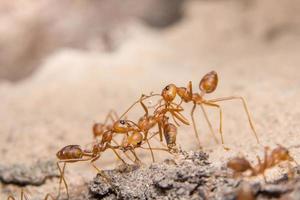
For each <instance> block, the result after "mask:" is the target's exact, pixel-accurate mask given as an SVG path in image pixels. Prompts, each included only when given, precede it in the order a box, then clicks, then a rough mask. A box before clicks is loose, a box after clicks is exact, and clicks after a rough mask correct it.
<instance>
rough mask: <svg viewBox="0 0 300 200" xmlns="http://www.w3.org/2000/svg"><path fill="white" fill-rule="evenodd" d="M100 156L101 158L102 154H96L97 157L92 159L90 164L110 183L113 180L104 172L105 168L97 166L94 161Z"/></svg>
mask: <svg viewBox="0 0 300 200" xmlns="http://www.w3.org/2000/svg"><path fill="white" fill-rule="evenodd" d="M99 158H100V154H98V155H97V156H95V157H94V158H93V159H92V160H91V162H90V164H91V165H92V167H94V169H96V170H97V172H98V174H100V176H102V177H103V178H104V179H105V180H106V181H107V183H110V182H111V180H110V178H109V177H108V176H107V175H106V174H105V173H104V172H103V170H101V169H100V168H99V167H97V166H96V165H95V163H94V162H95V161H96V160H98V159H99Z"/></svg>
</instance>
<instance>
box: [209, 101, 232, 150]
mask: <svg viewBox="0 0 300 200" xmlns="http://www.w3.org/2000/svg"><path fill="white" fill-rule="evenodd" d="M203 104H205V105H207V106H212V107H216V108H218V109H219V113H220V126H219V132H220V136H221V142H222V146H223V148H224V149H225V150H230V148H228V147H226V146H224V137H223V117H222V116H223V112H222V108H221V106H220V105H218V104H214V103H210V102H203Z"/></svg>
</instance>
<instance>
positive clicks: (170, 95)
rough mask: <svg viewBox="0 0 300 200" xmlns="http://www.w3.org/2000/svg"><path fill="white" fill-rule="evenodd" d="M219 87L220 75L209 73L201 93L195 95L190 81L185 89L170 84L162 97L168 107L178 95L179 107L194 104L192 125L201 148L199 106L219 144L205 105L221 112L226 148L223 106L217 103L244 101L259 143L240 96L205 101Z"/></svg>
mask: <svg viewBox="0 0 300 200" xmlns="http://www.w3.org/2000/svg"><path fill="white" fill-rule="evenodd" d="M217 85H218V75H217V73H216V72H215V71H211V72H209V73H207V74H206V75H205V76H204V77H203V78H202V79H201V81H200V83H199V89H200V93H193V90H192V82H191V81H190V82H189V84H188V86H187V87H186V88H185V87H177V86H176V85H174V84H169V85H167V86H166V87H165V88H164V89H163V91H162V93H161V95H162V97H163V99H164V101H165V102H166V103H165V104H166V105H170V104H171V103H172V102H173V100H174V99H175V97H176V95H178V96H179V97H180V98H181V102H180V103H179V104H178V105H179V106H180V105H181V104H182V102H185V103H188V102H193V104H194V106H193V108H192V110H191V113H190V115H191V118H192V123H193V128H194V132H195V135H196V138H197V141H198V144H199V147H200V148H201V143H200V139H199V133H198V131H197V127H196V124H195V119H194V111H195V109H196V106H197V105H200V108H201V110H202V112H203V114H204V117H205V119H206V122H207V123H208V126H209V128H210V131H211V133H212V135H213V136H214V139H215V140H216V142H217V139H216V137H215V133H214V130H213V128H212V125H211V123H210V121H209V119H208V116H207V113H206V111H205V109H204V106H203V105H207V106H212V107H216V108H218V109H219V112H220V126H219V131H220V136H221V141H222V145H223V147H224V139H223V131H222V109H221V106H220V105H218V104H217V103H216V102H220V101H227V100H234V99H239V100H241V101H242V103H243V107H244V109H245V112H246V114H247V117H248V121H249V124H250V127H251V129H252V131H253V133H254V135H255V138H256V140H257V143H259V140H258V137H257V134H256V131H255V128H254V125H253V123H252V120H251V117H250V114H249V111H248V108H247V104H246V101H245V100H244V98H243V97H240V96H229V97H223V98H217V99H210V100H205V99H204V98H203V97H204V95H205V94H209V93H212V92H214V91H215V89H216V88H217ZM224 148H225V149H228V148H226V147H224Z"/></svg>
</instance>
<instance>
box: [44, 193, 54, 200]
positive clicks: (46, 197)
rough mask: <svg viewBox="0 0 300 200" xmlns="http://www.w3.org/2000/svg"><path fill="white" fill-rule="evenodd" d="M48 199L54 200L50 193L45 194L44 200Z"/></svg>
mask: <svg viewBox="0 0 300 200" xmlns="http://www.w3.org/2000/svg"><path fill="white" fill-rule="evenodd" d="M48 199H51V200H56V199H55V198H54V197H53V196H52V195H51V194H50V193H48V194H46V196H45V198H44V200H48Z"/></svg>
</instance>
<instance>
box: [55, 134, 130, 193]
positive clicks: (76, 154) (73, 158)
mask: <svg viewBox="0 0 300 200" xmlns="http://www.w3.org/2000/svg"><path fill="white" fill-rule="evenodd" d="M111 140H112V135H111V134H108V132H106V133H104V134H103V136H102V141H101V143H97V144H95V145H94V146H93V149H92V151H89V150H83V149H82V148H81V147H80V146H79V145H68V146H65V147H63V148H62V149H61V150H59V151H58V152H57V154H56V156H57V158H58V159H59V161H58V162H57V167H58V169H59V172H60V181H59V192H58V197H59V196H60V188H61V183H62V182H64V185H65V188H66V191H67V196H68V198H69V190H68V185H67V182H66V180H65V177H64V172H65V167H66V163H74V162H80V161H90V163H91V165H92V166H93V167H94V168H95V169H96V170H97V171H98V173H99V174H101V175H102V176H103V177H104V178H105V179H106V180H107V181H109V180H108V178H107V176H106V175H105V174H104V173H103V172H102V170H101V169H99V168H98V167H97V166H96V165H95V164H94V162H95V161H96V160H98V159H99V158H100V156H101V153H102V152H104V151H105V150H106V149H111V150H113V152H114V153H115V155H116V156H117V158H118V159H120V160H121V161H122V162H123V163H125V164H126V162H125V161H124V160H123V159H122V158H121V156H120V155H119V154H118V153H117V151H116V150H115V148H114V147H112V146H111V145H110V142H111ZM59 163H64V165H63V168H62V169H61V167H60V165H59Z"/></svg>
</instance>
